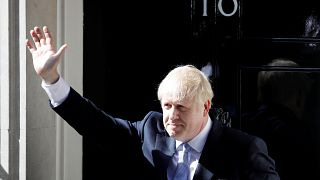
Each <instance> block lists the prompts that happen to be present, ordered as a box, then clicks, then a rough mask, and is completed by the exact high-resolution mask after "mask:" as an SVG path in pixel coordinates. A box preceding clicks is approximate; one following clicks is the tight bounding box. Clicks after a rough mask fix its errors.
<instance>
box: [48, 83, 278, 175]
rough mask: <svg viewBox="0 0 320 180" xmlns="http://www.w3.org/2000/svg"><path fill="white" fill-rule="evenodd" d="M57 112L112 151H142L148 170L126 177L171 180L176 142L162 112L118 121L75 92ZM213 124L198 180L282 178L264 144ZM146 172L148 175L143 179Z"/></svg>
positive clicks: (239, 132) (198, 169)
mask: <svg viewBox="0 0 320 180" xmlns="http://www.w3.org/2000/svg"><path fill="white" fill-rule="evenodd" d="M53 109H54V110H55V111H56V112H57V113H58V114H59V115H60V116H61V117H62V118H63V119H64V120H66V121H67V122H68V123H69V124H70V125H71V126H72V127H73V128H74V129H75V130H76V131H77V132H79V133H80V134H81V135H82V136H84V137H89V138H92V139H93V140H96V141H97V142H99V141H107V142H108V144H109V146H110V147H109V148H112V147H113V146H118V145H119V143H117V142H121V143H129V144H130V145H131V146H132V150H133V151H134V148H135V147H138V149H140V152H141V155H142V156H141V157H144V159H145V160H147V161H145V162H146V164H148V168H140V170H139V165H136V167H135V168H136V169H135V170H134V171H128V170H126V169H122V171H123V172H124V173H126V172H130V174H131V179H144V178H146V177H147V178H150V179H151V177H152V178H153V179H166V169H167V165H168V163H169V161H170V159H171V157H172V156H173V154H174V152H175V140H174V139H173V138H171V137H169V136H168V134H167V132H166V131H165V129H164V126H163V123H162V114H161V113H159V112H149V113H148V114H147V115H146V116H145V118H144V119H143V120H141V121H135V122H133V121H127V120H123V119H119V118H114V117H111V116H110V115H108V114H106V113H105V112H103V111H102V110H100V109H99V108H97V107H96V106H95V105H94V104H93V103H92V102H90V101H89V100H87V99H85V98H83V97H82V96H80V95H79V94H78V93H77V92H75V91H74V90H73V89H71V91H70V93H69V95H68V97H67V99H66V100H65V101H64V102H63V103H62V104H61V105H59V106H58V107H55V108H53ZM211 119H212V120H213V126H212V128H211V130H210V133H209V136H208V139H207V141H206V143H205V146H204V149H203V151H202V155H201V158H200V160H199V164H198V167H197V169H196V172H195V176H194V178H193V179H233V180H238V179H243V180H251V179H257V180H260V179H270V180H271V179H272V180H273V179H279V177H278V175H277V172H276V171H275V164H274V161H273V160H272V159H271V158H270V157H269V156H268V154H267V147H266V144H265V143H264V141H263V140H261V139H259V138H257V137H255V136H251V135H248V134H246V133H244V132H241V131H239V130H236V129H232V128H229V127H226V126H224V125H223V124H221V123H220V122H219V121H217V120H216V119H215V118H214V117H211ZM121 143H120V144H121ZM127 151H128V152H129V151H131V149H128V150H127ZM134 152H135V151H134ZM137 156H139V155H137ZM125 163H126V162H122V164H125ZM145 167H146V166H145ZM138 172H139V173H138ZM140 172H142V173H140ZM144 173H145V174H148V175H146V177H145V176H143V175H141V174H144ZM135 176H136V177H135Z"/></svg>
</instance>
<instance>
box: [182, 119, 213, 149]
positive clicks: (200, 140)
mask: <svg viewBox="0 0 320 180" xmlns="http://www.w3.org/2000/svg"><path fill="white" fill-rule="evenodd" d="M211 126H212V121H211V118H210V117H208V121H207V123H206V125H205V127H204V128H203V129H202V130H201V132H200V133H199V134H198V135H197V136H196V137H194V138H193V139H191V140H190V141H189V142H188V144H189V145H190V146H191V147H192V148H193V149H194V150H196V151H197V152H199V153H201V152H202V149H203V147H204V144H205V142H206V140H207V137H208V134H209V131H210V129H211ZM181 143H182V142H181V141H178V140H176V148H177V147H178V146H179V145H180V144H181Z"/></svg>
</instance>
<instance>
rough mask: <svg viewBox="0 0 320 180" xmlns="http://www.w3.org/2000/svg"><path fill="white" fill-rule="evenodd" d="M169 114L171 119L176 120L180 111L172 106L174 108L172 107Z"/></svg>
mask: <svg viewBox="0 0 320 180" xmlns="http://www.w3.org/2000/svg"><path fill="white" fill-rule="evenodd" d="M169 115H170V119H171V120H176V119H178V117H179V112H178V111H177V109H176V108H174V107H172V108H171V109H170V113H169Z"/></svg>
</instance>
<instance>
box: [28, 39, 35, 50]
mask: <svg viewBox="0 0 320 180" xmlns="http://www.w3.org/2000/svg"><path fill="white" fill-rule="evenodd" d="M26 46H27V47H28V49H29V51H30V52H31V53H33V52H34V51H35V50H36V49H35V48H34V47H33V45H32V43H31V42H30V41H29V39H26Z"/></svg>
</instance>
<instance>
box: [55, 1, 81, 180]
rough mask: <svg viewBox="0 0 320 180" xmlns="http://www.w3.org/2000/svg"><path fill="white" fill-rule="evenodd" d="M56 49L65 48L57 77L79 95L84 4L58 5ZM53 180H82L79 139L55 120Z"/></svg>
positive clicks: (70, 2)
mask: <svg viewBox="0 0 320 180" xmlns="http://www.w3.org/2000/svg"><path fill="white" fill-rule="evenodd" d="M57 3H58V4H57V11H58V12H57V14H58V17H57V37H58V39H57V44H58V46H57V47H60V46H61V45H62V44H63V43H65V42H66V43H67V44H68V47H67V49H66V53H65V55H64V59H63V60H62V63H61V65H60V69H59V70H60V73H61V75H62V76H63V77H64V79H65V80H66V81H67V82H68V83H70V85H71V86H72V87H73V88H74V89H76V90H77V91H78V92H79V93H80V94H82V91H83V81H82V77H83V3H82V1H78V0H68V1H65V0H58V1H57ZM57 119H59V120H57V153H56V155H57V156H56V159H57V164H56V167H57V169H56V179H57V180H79V179H82V137H81V136H80V135H79V134H78V133H77V132H76V131H75V130H74V129H72V128H71V127H70V126H69V125H68V124H67V123H66V122H64V121H63V120H61V119H60V118H59V117H58V116H57Z"/></svg>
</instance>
